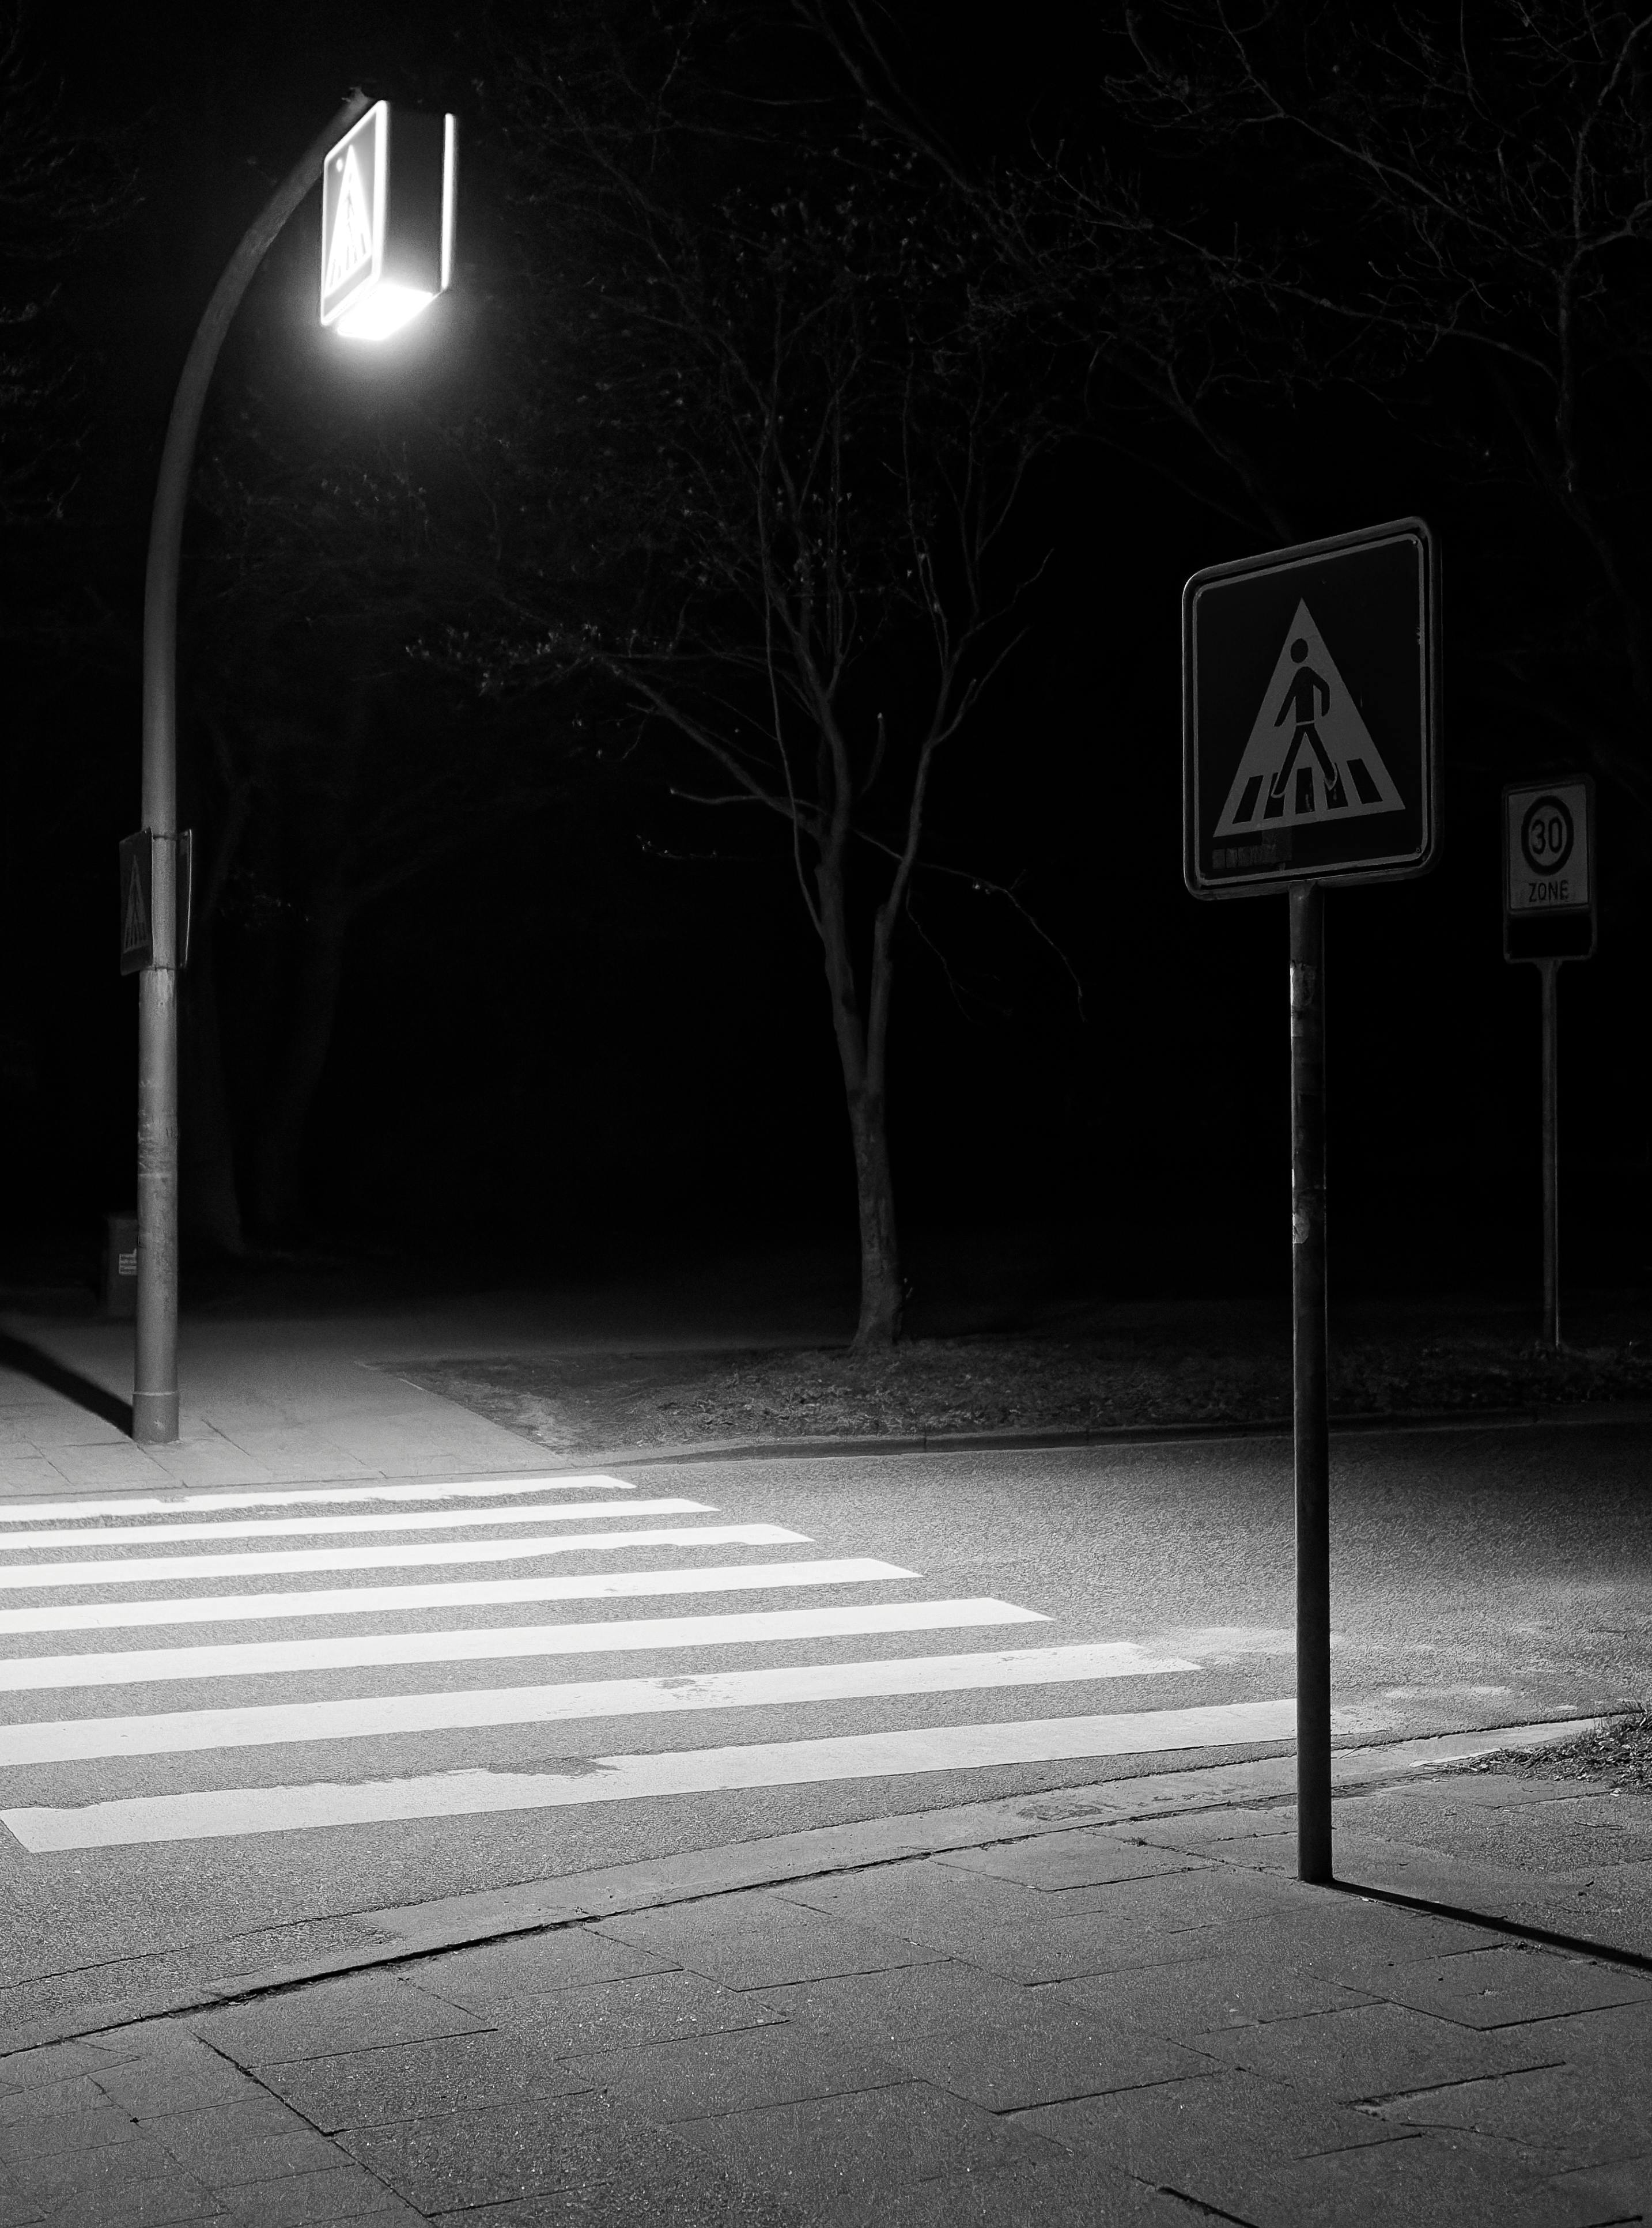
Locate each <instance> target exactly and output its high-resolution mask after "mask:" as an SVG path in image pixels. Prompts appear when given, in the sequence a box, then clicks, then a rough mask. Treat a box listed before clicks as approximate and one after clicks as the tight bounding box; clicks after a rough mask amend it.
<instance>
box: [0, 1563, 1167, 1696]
mask: <svg viewBox="0 0 1652 2228" xmlns="http://www.w3.org/2000/svg"><path fill="white" fill-rule="evenodd" d="M826 1568H829V1566H828V1565H816V1569H826ZM814 1583H816V1584H818V1583H819V1580H818V1579H816V1580H815V1581H814ZM1047 1621H1048V1620H1047V1618H1045V1617H1041V1616H1040V1614H1039V1612H1038V1611H1037V1610H1035V1609H1017V1608H1016V1606H1015V1604H1014V1603H1013V1602H1002V1601H991V1600H988V1599H985V1598H978V1599H972V1600H969V1601H926V1602H893V1603H892V1602H876V1603H870V1604H861V1605H859V1606H856V1607H855V1608H851V1609H842V1608H832V1609H758V1610H741V1611H738V1612H736V1613H734V1614H733V1615H727V1616H722V1617H718V1616H701V1617H625V1618H624V1619H623V1620H621V1621H620V1622H618V1623H599V1622H598V1621H597V1620H595V1619H594V1618H593V1619H592V1620H591V1621H590V1622H588V1623H580V1624H503V1625H483V1626H481V1627H480V1628H477V1629H469V1630H466V1631H463V1632H387V1633H384V1632H368V1633H362V1634H359V1635H356V1636H353V1637H352V1638H350V1639H349V1640H242V1641H233V1642H230V1643H229V1644H228V1645H227V1646H225V1647H221V1648H119V1649H115V1648H112V1649H98V1650H96V1651H95V1652H93V1651H88V1652H87V1653H86V1654H83V1655H20V1656H14V1657H13V1658H12V1659H11V1660H10V1661H6V1660H5V1659H4V1658H3V1657H0V1692H10V1693H26V1692H29V1691H30V1690H33V1691H35V1692H38V1691H39V1690H40V1689H42V1688H45V1687H135V1686H140V1685H146V1684H149V1683H150V1682H152V1681H157V1680H181V1679H253V1678H259V1677H262V1676H264V1675H266V1674H268V1673H270V1672H272V1671H359V1670H363V1669H365V1668H367V1666H368V1665H369V1664H373V1665H379V1664H387V1663H477V1662H485V1661H491V1660H495V1659H498V1658H502V1657H504V1656H510V1655H608V1654H611V1653H613V1652H614V1651H615V1650H617V1649H624V1650H626V1651H628V1652H631V1653H635V1652H637V1651H638V1650H640V1649H655V1648H670V1649H677V1648H728V1647H739V1646H740V1645H741V1644H742V1643H750V1642H754V1641H756V1642H762V1641H769V1640H839V1639H843V1638H847V1637H848V1636H851V1635H860V1634H864V1633H874V1632H935V1631H940V1630H945V1629H957V1628H958V1627H961V1626H964V1625H977V1624H980V1625H986V1624H1043V1623H1047ZM1117 1647H1118V1651H1119V1655H1120V1656H1121V1658H1124V1657H1126V1656H1130V1655H1135V1654H1136V1653H1137V1652H1138V1651H1137V1650H1135V1649H1132V1648H1131V1646H1130V1642H1128V1641H1120V1642H1118V1643H1117Z"/></svg>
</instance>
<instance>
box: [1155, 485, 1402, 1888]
mask: <svg viewBox="0 0 1652 2228" xmlns="http://www.w3.org/2000/svg"><path fill="white" fill-rule="evenodd" d="M1181 628H1182V633H1181V644H1182V659H1181V673H1182V846H1183V851H1182V858H1183V874H1184V877H1185V879H1186V881H1187V884H1188V889H1189V890H1190V891H1191V892H1192V893H1193V894H1194V897H1197V898H1225V897H1253V896H1259V895H1263V894H1265V893H1267V892H1269V891H1271V890H1278V889H1284V890H1286V891H1287V892H1288V893H1289V896H1290V1212H1291V1351H1292V1402H1291V1420H1292V1431H1293V1437H1294V1441H1295V1473H1296V1530H1297V1873H1298V1874H1299V1876H1300V1877H1301V1878H1302V1879H1305V1880H1319V1881H1329V1879H1330V1878H1331V1876H1332V1865H1331V1634H1330V1492H1329V1486H1330V1431H1329V1399H1328V1391H1327V1381H1328V1359H1329V1356H1328V1339H1327V1330H1326V1310H1325V1291H1326V1272H1325V1264H1326V1239H1325V889H1326V887H1327V885H1328V884H1330V883H1332V882H1352V883H1361V882H1380V881H1398V880H1405V879H1408V878H1410V877H1411V876H1412V875H1416V874H1425V873H1427V871H1428V869H1429V868H1431V866H1432V865H1433V863H1434V860H1435V855H1436V852H1437V848H1438V842H1439V819H1440V815H1439V767H1438V760H1437V749H1436V738H1437V733H1438V726H1439V721H1438V691H1439V652H1438V632H1439V606H1438V589H1437V579H1436V573H1435V563H1434V547H1433V541H1432V538H1431V535H1430V534H1429V530H1428V528H1427V527H1426V526H1425V524H1424V523H1423V522H1422V520H1421V519H1418V518H1407V519H1400V520H1397V521H1396V522H1393V524H1390V525H1386V526H1377V527H1371V528H1367V529H1365V530H1364V531H1363V532H1361V533H1357V534H1345V535H1335V536H1334V537H1333V538H1332V539H1330V540H1329V541H1310V542H1304V543H1302V544H1300V545H1299V546H1298V547H1295V548H1290V549H1276V550H1271V551H1270V552H1268V553H1267V554H1265V555H1263V556H1260V557H1251V558H1245V559H1241V560H1239V561H1238V562H1237V563H1233V564H1229V565H1215V566H1212V567H1208V568H1207V570H1206V571H1204V572H1201V573H1194V576H1193V578H1192V579H1190V580H1189V581H1188V585H1187V586H1186V588H1185V589H1184V590H1183V592H1182V599H1181Z"/></svg>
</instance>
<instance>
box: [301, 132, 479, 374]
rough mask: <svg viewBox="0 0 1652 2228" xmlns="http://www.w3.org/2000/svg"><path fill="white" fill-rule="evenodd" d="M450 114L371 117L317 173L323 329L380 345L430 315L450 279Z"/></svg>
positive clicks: (454, 135)
mask: <svg viewBox="0 0 1652 2228" xmlns="http://www.w3.org/2000/svg"><path fill="white" fill-rule="evenodd" d="M457 142H458V132H457V128H456V125H455V121H454V118H452V117H451V116H415V115H413V114H411V113H409V112H407V110H405V109H397V110H395V111H394V113H393V112H392V109H391V106H390V103H389V102H388V101H387V100H381V101H378V102H377V103H375V106H373V107H371V108H369V109H368V112H367V114H366V115H365V116H364V117H362V120H361V122H360V123H359V124H357V125H355V127H354V128H353V129H352V130H351V131H347V132H346V133H345V135H344V137H343V138H342V139H341V140H340V141H339V143H338V144H337V145H336V147H335V148H334V149H333V150H332V152H331V153H330V155H329V156H328V157H327V161H326V164H325V167H324V168H323V171H322V202H321V322H322V323H323V325H329V326H331V327H332V328H333V329H334V330H336V331H337V332H338V333H340V334H341V335H342V336H343V337H344V338H345V339H346V340H355V341H381V340H384V339H387V337H388V336H389V335H390V334H392V333H394V332H398V331H400V329H401V327H402V326H403V325H405V324H407V323H410V322H411V321H412V320H413V318H414V317H417V316H418V315H419V311H421V310H424V309H427V308H428V307H429V305H430V304H431V303H432V302H433V301H434V300H435V298H436V297H437V296H438V294H439V293H441V292H442V291H443V290H444V289H445V287H446V285H448V282H449V280H450V279H451V277H452V272H453V203H454V169H455V157H456V154H457Z"/></svg>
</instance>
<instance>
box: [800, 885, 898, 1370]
mask: <svg viewBox="0 0 1652 2228" xmlns="http://www.w3.org/2000/svg"><path fill="white" fill-rule="evenodd" d="M816 887H817V888H818V890H819V892H820V932H821V945H822V949H823V954H824V957H825V963H826V983H827V987H828V989H829V990H830V992H831V999H832V1026H833V1029H834V1031H835V1033H836V1038H837V1057H838V1060H839V1063H840V1065H841V1066H842V1071H843V1095H844V1098H845V1099H846V1100H847V1101H848V1117H849V1139H850V1143H852V1145H853V1147H854V1150H855V1200H856V1203H857V1205H858V1207H859V1209H860V1220H861V1318H860V1321H859V1322H858V1323H857V1324H856V1325H855V1341H854V1350H855V1353H857V1354H865V1353H868V1352H872V1351H875V1350H876V1349H878V1348H888V1347H891V1346H893V1344H894V1342H895V1341H896V1340H897V1339H898V1338H899V1337H900V1318H901V1309H902V1306H903V1303H904V1300H905V1296H906V1295H905V1290H904V1288H903V1286H902V1284H901V1281H900V1234H899V1232H898V1230H897V1227H896V1223H895V1186H894V1175H893V1169H892V1168H891V1167H890V1163H889V1124H888V1117H887V1110H886V1106H885V1099H884V1067H883V1056H882V1055H883V1047H882V1044H881V1042H874V1044H872V1045H871V1046H870V1047H868V1041H867V1028H866V1021H865V1019H864V1016H863V1015H862V1013H861V1002H860V998H859V996H858V995H857V993H856V991H855V965H854V961H853V958H852V957H851V955H850V951H849V937H848V907H847V905H846V902H845V899H844V893H843V877H842V870H841V866H840V864H839V862H838V861H837V860H836V859H835V858H834V857H833V856H832V855H831V854H830V853H828V854H827V855H826V856H824V857H823V859H822V861H821V863H820V866H819V868H818V869H817V870H816ZM873 964H874V970H879V971H880V972H881V973H883V974H885V975H886V976H887V969H888V965H889V954H888V949H887V938H885V937H883V936H881V935H880V937H879V938H878V939H877V943H876V946H875V948H874V962H873ZM880 992H881V995H880ZM873 995H874V1010H875V1011H876V1012H877V1014H878V1015H879V1017H880V1021H883V1020H886V1019H887V1011H888V984H887V980H885V981H883V982H882V983H879V984H874V994H873ZM881 1034H882V1032H881V1030H880V1032H879V1035H880V1036H881ZM868 1055H869V1056H868Z"/></svg>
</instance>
